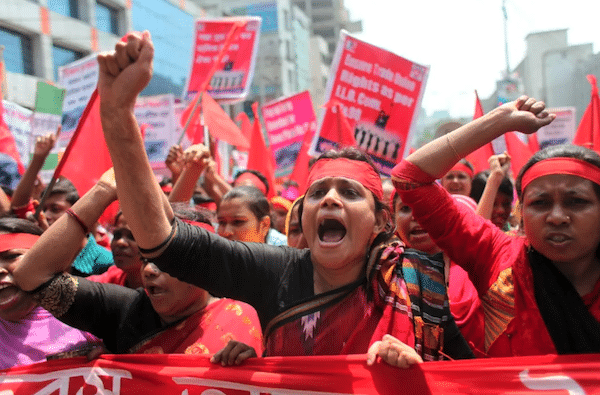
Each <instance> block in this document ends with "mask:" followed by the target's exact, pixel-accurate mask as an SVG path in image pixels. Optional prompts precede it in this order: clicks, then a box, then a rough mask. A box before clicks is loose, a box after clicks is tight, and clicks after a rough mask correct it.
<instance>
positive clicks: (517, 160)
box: [504, 132, 533, 177]
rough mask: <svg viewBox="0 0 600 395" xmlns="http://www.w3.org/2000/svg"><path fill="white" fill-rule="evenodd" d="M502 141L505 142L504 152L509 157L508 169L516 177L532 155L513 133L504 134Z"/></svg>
mask: <svg viewBox="0 0 600 395" xmlns="http://www.w3.org/2000/svg"><path fill="white" fill-rule="evenodd" d="M504 140H505V141H506V152H508V155H510V168H511V170H512V173H513V176H514V177H517V175H518V174H519V171H521V169H522V168H523V166H525V163H527V161H528V160H529V158H531V156H532V155H533V153H532V152H531V149H530V148H529V146H528V145H527V144H525V143H524V142H523V141H521V139H520V138H519V137H518V136H517V135H516V134H515V132H509V133H505V134H504Z"/></svg>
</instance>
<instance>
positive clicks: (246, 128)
mask: <svg viewBox="0 0 600 395" xmlns="http://www.w3.org/2000/svg"><path fill="white" fill-rule="evenodd" d="M235 120H236V121H238V122H241V123H242V127H241V130H242V134H243V135H244V137H246V140H248V141H250V140H251V139H252V122H250V118H248V114H246V113H245V112H244V111H242V112H240V113H239V114H238V115H237V116H236V117H235ZM244 151H247V150H244Z"/></svg>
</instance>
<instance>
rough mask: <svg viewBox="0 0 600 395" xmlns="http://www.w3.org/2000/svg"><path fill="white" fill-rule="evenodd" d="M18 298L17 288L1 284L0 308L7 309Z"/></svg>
mask: <svg viewBox="0 0 600 395" xmlns="http://www.w3.org/2000/svg"><path fill="white" fill-rule="evenodd" d="M18 296H19V289H18V288H17V287H14V286H11V285H8V284H2V285H0V307H3V308H7V307H8V306H9V305H12V304H13V303H14V302H15V301H16V300H17V298H18Z"/></svg>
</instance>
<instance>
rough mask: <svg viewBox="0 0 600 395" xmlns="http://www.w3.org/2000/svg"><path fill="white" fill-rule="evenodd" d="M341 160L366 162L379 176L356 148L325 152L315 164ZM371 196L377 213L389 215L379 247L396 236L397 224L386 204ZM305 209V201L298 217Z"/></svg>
mask: <svg viewBox="0 0 600 395" xmlns="http://www.w3.org/2000/svg"><path fill="white" fill-rule="evenodd" d="M339 158H346V159H351V160H356V161H360V162H366V163H368V164H369V165H370V166H371V167H372V168H373V170H375V173H377V175H379V170H377V167H375V164H374V163H373V161H372V160H371V158H370V157H369V156H368V155H367V154H365V153H364V152H363V151H361V150H359V149H358V148H354V147H346V148H343V149H341V150H329V151H325V152H323V153H322V154H321V156H319V157H318V158H317V160H316V161H315V163H316V162H318V161H319V160H321V159H339ZM371 195H372V196H373V199H374V200H375V211H381V210H383V211H385V212H387V213H388V221H387V223H386V225H385V230H384V231H383V232H381V233H380V234H379V235H377V237H376V238H375V240H374V241H373V245H377V244H379V243H382V242H384V241H386V240H387V239H389V238H390V237H392V236H393V235H394V231H395V230H396V224H395V222H394V219H393V218H392V213H391V211H390V208H389V207H388V205H387V204H385V203H384V202H382V201H381V200H380V199H379V198H378V197H377V196H375V195H374V194H373V193H371ZM303 209H304V199H303V200H302V204H300V207H299V208H298V217H299V218H302V212H303ZM300 229H301V230H302V221H300Z"/></svg>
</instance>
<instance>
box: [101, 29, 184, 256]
mask: <svg viewBox="0 0 600 395" xmlns="http://www.w3.org/2000/svg"><path fill="white" fill-rule="evenodd" d="M153 57H154V46H153V44H152V41H151V39H150V33H149V32H147V31H146V32H144V33H130V34H129V35H128V37H127V42H122V41H120V42H118V43H117V44H116V46H115V50H114V51H110V52H105V53H102V54H100V55H98V63H99V65H100V70H99V77H98V93H99V96H100V116H101V118H102V128H103V130H104V137H105V139H106V145H107V147H108V150H109V152H110V156H111V158H112V162H113V166H114V169H115V177H116V180H117V194H118V196H119V202H120V204H121V209H122V210H123V214H124V215H125V217H126V218H127V222H128V224H129V226H130V227H131V231H132V233H133V235H134V237H135V240H136V242H137V243H138V245H139V246H140V248H146V249H149V248H153V247H156V246H158V245H160V244H161V243H162V242H163V241H165V240H166V239H167V238H168V236H169V235H170V233H171V220H172V218H173V211H172V210H171V208H170V206H168V205H165V204H164V202H165V201H164V200H163V198H164V193H163V192H162V191H161V189H160V186H159V185H158V183H157V182H156V180H155V177H154V174H153V172H152V168H151V167H150V163H149V162H148V157H147V156H146V151H145V148H144V142H143V141H142V136H141V134H140V129H139V127H138V124H137V121H136V119H135V116H134V113H133V109H134V105H135V100H136V98H137V96H138V94H139V93H140V92H141V91H142V89H144V88H145V87H146V85H147V84H148V82H149V81H150V78H151V77H152V60H153ZM165 200H166V199H165Z"/></svg>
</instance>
